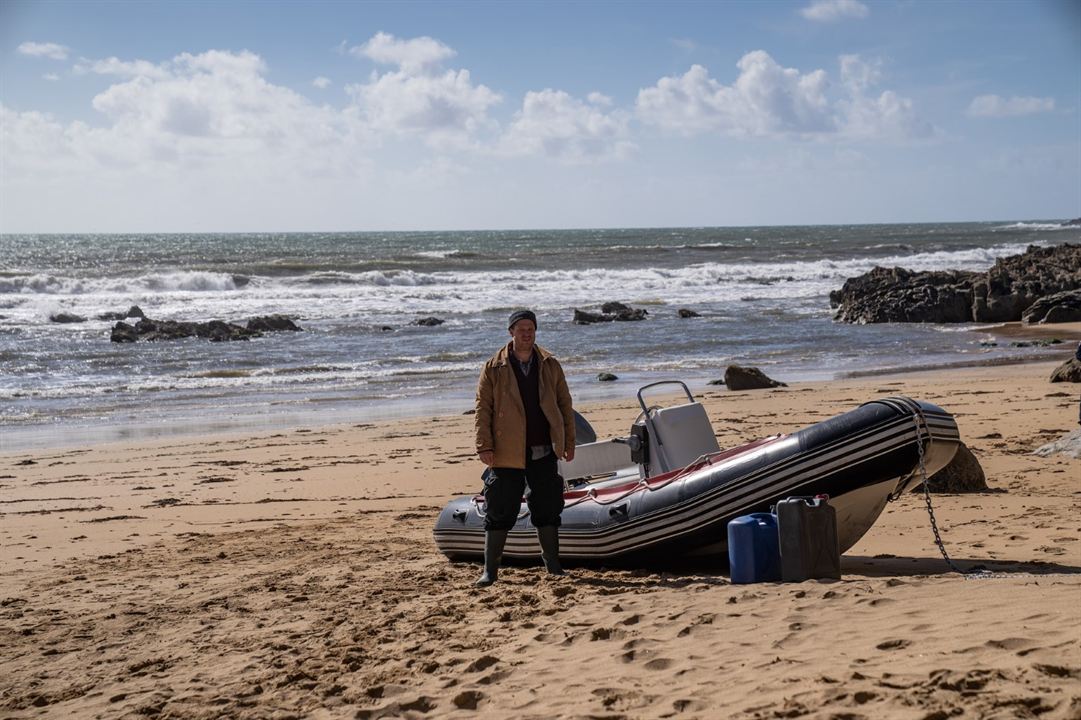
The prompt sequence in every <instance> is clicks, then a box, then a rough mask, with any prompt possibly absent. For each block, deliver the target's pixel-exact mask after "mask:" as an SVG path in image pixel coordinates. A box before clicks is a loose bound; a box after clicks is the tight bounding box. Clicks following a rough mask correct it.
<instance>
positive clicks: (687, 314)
mask: <svg viewBox="0 0 1081 720" xmlns="http://www.w3.org/2000/svg"><path fill="white" fill-rule="evenodd" d="M679 316H680V317H681V318H693V317H702V316H701V315H700V314H699V313H696V312H695V311H694V310H688V309H687V308H680V309H679Z"/></svg>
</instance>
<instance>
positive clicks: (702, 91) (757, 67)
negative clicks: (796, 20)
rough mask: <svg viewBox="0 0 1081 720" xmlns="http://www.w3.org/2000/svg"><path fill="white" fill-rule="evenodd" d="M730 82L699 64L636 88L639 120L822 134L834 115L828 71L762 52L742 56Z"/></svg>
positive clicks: (689, 128)
mask: <svg viewBox="0 0 1081 720" xmlns="http://www.w3.org/2000/svg"><path fill="white" fill-rule="evenodd" d="M737 67H738V68H739V70H740V74H739V77H738V78H737V79H736V81H735V83H733V84H732V85H730V86H726V85H723V84H721V83H719V82H718V81H716V80H714V79H713V78H711V77H710V76H709V71H708V70H707V69H706V68H705V67H703V66H701V65H692V66H691V69H690V70H688V71H687V72H686V73H684V74H683V75H682V76H678V77H664V78H661V79H660V80H659V81H657V84H656V85H655V86H653V87H651V88H644V89H642V90H639V91H638V100H637V110H638V115H639V117H641V118H642V120H643V121H645V122H647V123H650V124H653V125H658V126H661V127H664V128H667V129H671V130H678V131H681V132H684V133H687V134H690V133H697V132H704V131H710V130H719V131H721V132H726V133H729V134H733V135H771V134H777V133H788V132H795V133H804V132H823V131H827V130H830V129H831V128H832V123H833V118H832V117H831V115H830V113H829V107H828V104H827V101H826V96H825V90H826V85H827V82H826V74H825V73H824V72H823V71H821V70H815V71H814V72H811V73H807V74H802V73H800V72H799V71H798V70H795V69H793V68H783V67H781V66H780V65H778V64H777V63H776V62H775V61H774V60H773V58H772V57H770V56H769V54H768V53H766V52H765V51H763V50H756V51H754V52H750V53H747V54H746V55H744V56H743V57H742V58H741V59H740V61H739V63H738V64H737Z"/></svg>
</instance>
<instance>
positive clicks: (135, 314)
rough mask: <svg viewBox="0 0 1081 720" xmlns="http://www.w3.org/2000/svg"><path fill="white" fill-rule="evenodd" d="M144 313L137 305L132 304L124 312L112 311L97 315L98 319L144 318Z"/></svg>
mask: <svg viewBox="0 0 1081 720" xmlns="http://www.w3.org/2000/svg"><path fill="white" fill-rule="evenodd" d="M144 317H146V315H144V314H143V311H142V310H141V309H140V308H139V306H138V305H132V306H131V307H130V308H128V311H127V312H126V313H119V312H112V313H102V314H101V315H98V320H127V319H128V318H144Z"/></svg>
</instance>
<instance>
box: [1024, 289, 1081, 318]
mask: <svg viewBox="0 0 1081 720" xmlns="http://www.w3.org/2000/svg"><path fill="white" fill-rule="evenodd" d="M1078 321H1081V290H1067V291H1065V292H1060V293H1055V294H1054V295H1048V296H1047V297H1044V298H1040V299H1039V300H1037V301H1036V302H1034V303H1032V304H1031V305H1029V306H1028V309H1026V310H1025V313H1024V314H1023V315H1022V316H1021V322H1023V323H1024V324H1026V325H1037V324H1039V325H1042V324H1049V323H1064V322H1078Z"/></svg>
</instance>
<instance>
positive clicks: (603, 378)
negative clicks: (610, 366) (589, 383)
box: [597, 372, 619, 382]
mask: <svg viewBox="0 0 1081 720" xmlns="http://www.w3.org/2000/svg"><path fill="white" fill-rule="evenodd" d="M597 380H598V381H600V382H612V381H613V380H619V377H618V376H616V375H613V374H612V373H609V372H602V373H598V374H597Z"/></svg>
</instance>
